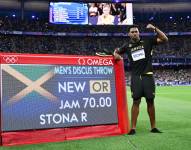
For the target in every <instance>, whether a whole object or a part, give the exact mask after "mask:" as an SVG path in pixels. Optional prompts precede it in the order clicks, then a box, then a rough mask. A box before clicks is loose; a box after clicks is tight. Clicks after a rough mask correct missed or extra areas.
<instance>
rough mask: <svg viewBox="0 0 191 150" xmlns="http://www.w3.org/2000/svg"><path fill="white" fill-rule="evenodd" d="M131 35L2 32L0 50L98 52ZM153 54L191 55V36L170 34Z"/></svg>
mask: <svg viewBox="0 0 191 150" xmlns="http://www.w3.org/2000/svg"><path fill="white" fill-rule="evenodd" d="M126 41H127V37H56V36H27V35H25V36H24V35H0V51H2V52H19V53H62V54H70V55H95V53H96V52H102V51H103V50H104V49H107V50H109V51H113V50H114V49H115V48H116V47H120V46H122V45H123V44H124V43H125V42H126ZM153 57H157V58H159V57H160V58H161V57H162V58H164V57H183V58H185V57H189V58H191V37H189V36H185V37H179V36H178V37H169V42H168V43H166V44H162V45H159V46H156V47H155V48H154V51H153Z"/></svg>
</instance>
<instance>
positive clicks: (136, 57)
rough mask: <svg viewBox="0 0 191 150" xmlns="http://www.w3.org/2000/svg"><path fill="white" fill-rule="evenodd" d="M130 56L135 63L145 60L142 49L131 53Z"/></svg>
mask: <svg viewBox="0 0 191 150" xmlns="http://www.w3.org/2000/svg"><path fill="white" fill-rule="evenodd" d="M131 55H132V58H133V61H137V60H140V59H144V58H145V51H144V49H140V50H138V51H134V52H132V53H131Z"/></svg>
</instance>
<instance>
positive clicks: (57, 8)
mask: <svg viewBox="0 0 191 150" xmlns="http://www.w3.org/2000/svg"><path fill="white" fill-rule="evenodd" d="M49 9H50V10H49V19H50V20H49V21H50V22H51V23H55V24H88V4H84V3H74V2H58V3H53V2H51V3H50V8H49Z"/></svg>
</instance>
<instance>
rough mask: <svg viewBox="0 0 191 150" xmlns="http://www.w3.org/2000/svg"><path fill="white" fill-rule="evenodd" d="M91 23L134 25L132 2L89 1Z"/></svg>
mask: <svg viewBox="0 0 191 150" xmlns="http://www.w3.org/2000/svg"><path fill="white" fill-rule="evenodd" d="M88 5H89V25H132V24H133V6H132V3H89V4H88Z"/></svg>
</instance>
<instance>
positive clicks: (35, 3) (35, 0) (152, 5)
mask: <svg viewBox="0 0 191 150" xmlns="http://www.w3.org/2000/svg"><path fill="white" fill-rule="evenodd" d="M51 1H52V2H56V1H65V2H66V1H67V2H68V1H71V2H133V3H134V10H135V11H142V10H144V11H152V9H156V10H159V9H160V11H166V12H168V11H171V12H174V11H189V12H190V11H191V9H190V5H191V0H168V1H166V0H0V9H10V10H11V9H20V8H21V2H23V5H24V9H25V10H32V11H33V10H34V11H47V10H48V7H49V2H51ZM167 2H168V4H167Z"/></svg>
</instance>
